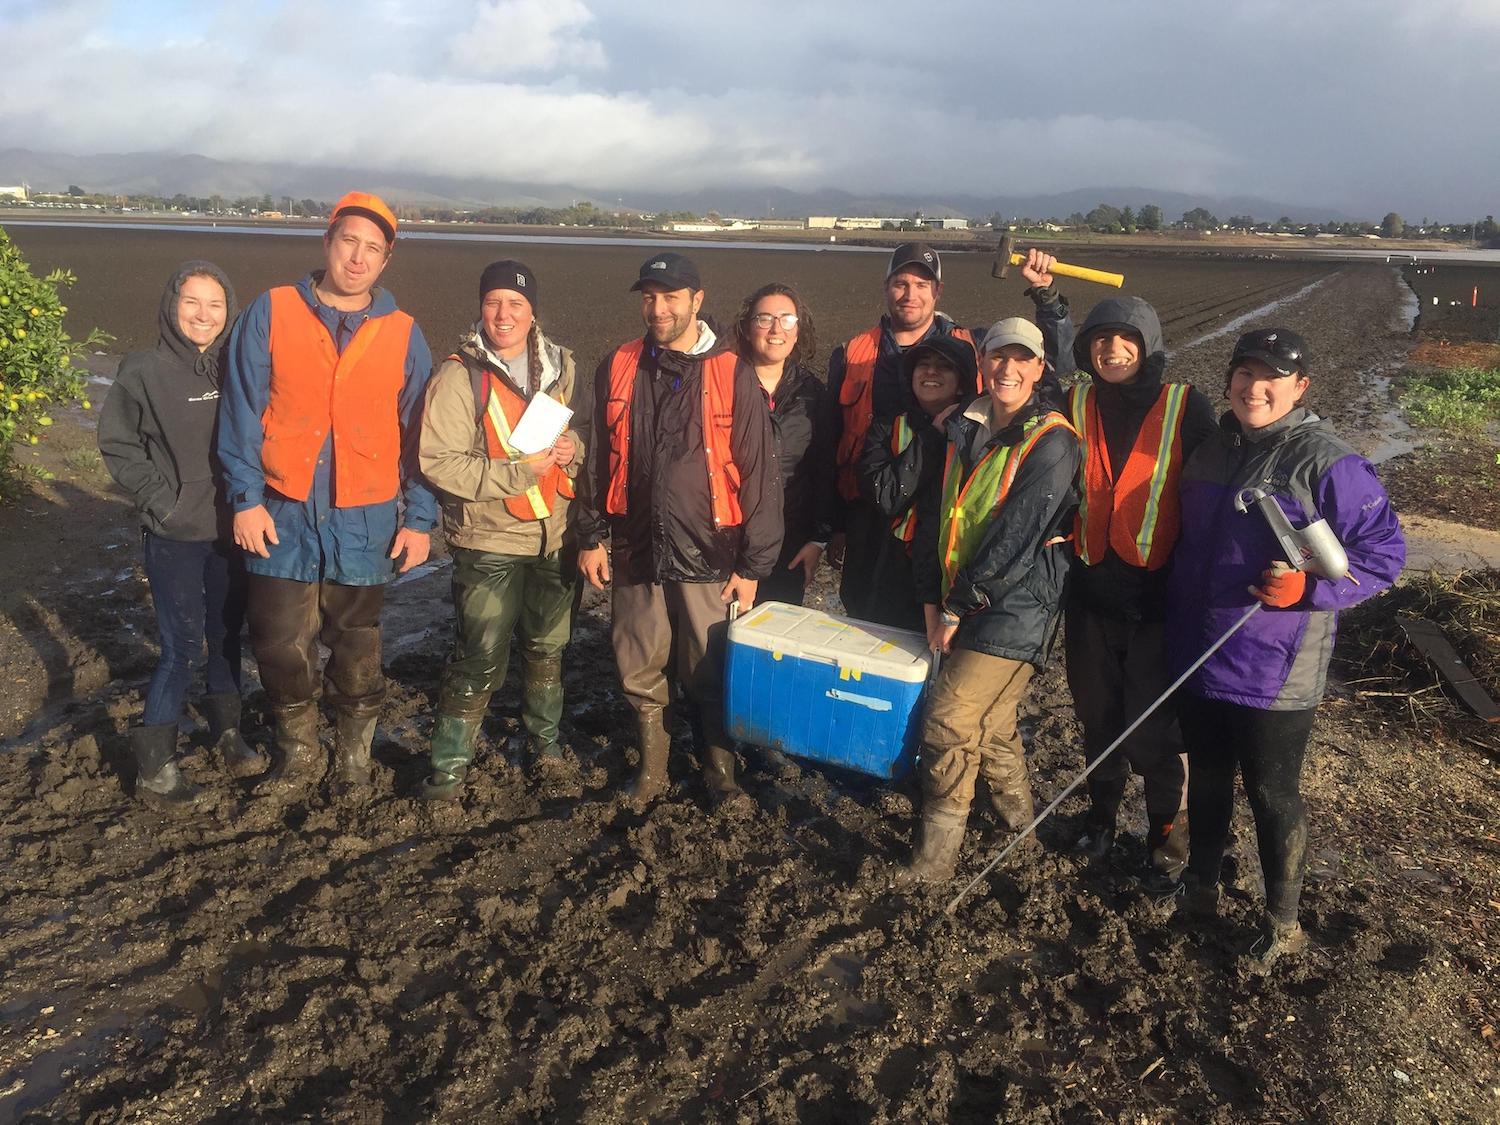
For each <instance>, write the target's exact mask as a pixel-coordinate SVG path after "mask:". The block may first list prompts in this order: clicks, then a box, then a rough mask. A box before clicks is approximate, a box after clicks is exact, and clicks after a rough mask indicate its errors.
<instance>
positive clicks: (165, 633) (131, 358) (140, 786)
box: [99, 262, 265, 807]
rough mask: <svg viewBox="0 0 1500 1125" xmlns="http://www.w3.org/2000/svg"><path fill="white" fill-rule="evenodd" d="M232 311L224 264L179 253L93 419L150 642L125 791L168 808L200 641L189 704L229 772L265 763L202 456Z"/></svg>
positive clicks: (208, 442)
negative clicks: (197, 692)
mask: <svg viewBox="0 0 1500 1125" xmlns="http://www.w3.org/2000/svg"><path fill="white" fill-rule="evenodd" d="M237 311H238V306H237V304H236V302H235V297H234V287H233V286H231V285H230V284H229V278H228V277H227V276H225V274H224V271H223V270H221V269H219V267H218V266H216V265H213V264H212V263H210V262H184V263H183V264H182V265H181V266H179V267H178V268H177V271H176V272H175V273H174V274H173V275H172V278H171V280H170V281H169V282H168V283H167V287H166V290H165V292H163V293H162V298H161V311H160V313H159V315H158V325H159V332H160V335H159V337H158V339H157V342H156V347H155V348H153V349H152V350H150V351H144V352H133V353H131V354H130V355H127V356H126V357H125V358H124V359H123V360H122V361H121V363H120V370H119V373H118V374H117V375H116V376H115V383H114V386H113V387H111V388H110V391H109V396H108V397H107V398H106V399H105V400H104V409H103V411H102V412H101V413H100V416H99V452H100V453H102V454H103V455H104V464H105V466H106V467H107V468H108V469H109V473H110V475H111V476H112V477H114V479H115V481H116V482H117V483H118V484H119V485H120V487H122V488H123V489H125V491H126V492H127V493H129V494H130V497H131V499H132V500H133V501H134V503H135V508H136V512H137V514H138V515H139V518H140V521H141V539H142V545H143V550H144V553H145V566H146V580H147V582H148V583H149V584H150V587H151V599H152V601H153V603H154V604H155V607H156V624H157V629H158V632H159V633H160V640H161V660H160V661H159V662H158V664H157V666H156V671H155V672H154V673H153V674H152V676H151V684H150V686H149V687H148V688H147V691H146V708H145V715H144V716H143V721H142V724H141V725H140V726H138V727H135V728H133V729H132V730H131V732H130V742H131V749H132V751H133V752H134V754H135V760H136V765H137V767H138V771H139V773H138V780H137V783H136V794H137V796H139V797H141V798H143V799H145V800H148V801H153V802H155V803H158V804H162V805H166V806H170V807H182V806H186V805H190V804H192V803H194V801H195V800H196V799H197V798H198V796H199V790H198V788H197V786H195V785H193V784H191V783H190V782H188V781H187V779H186V778H184V777H183V776H182V774H181V773H180V772H179V771H178V769H177V763H176V761H175V756H176V750H177V723H178V720H179V719H181V717H182V711H183V705H184V703H185V702H186V700H187V693H188V688H189V686H190V684H191V682H192V676H193V667H194V665H195V664H197V663H198V662H199V661H200V660H201V659H202V657H203V652H204V646H205V644H206V645H207V649H208V660H207V664H206V667H205V670H204V678H205V680H206V683H207V688H208V693H207V695H206V696H205V697H204V698H203V700H202V702H201V704H200V709H201V710H202V712H203V715H204V718H206V719H207V720H208V725H209V733H210V736H211V737H212V738H213V740H214V742H215V744H216V747H217V749H218V751H219V753H220V754H221V755H222V757H223V761H224V765H225V767H226V768H227V769H228V771H229V772H230V773H232V774H233V775H235V776H237V777H245V776H249V775H251V774H254V773H259V772H260V771H261V770H262V769H263V768H264V767H265V759H264V758H263V757H262V756H261V755H260V754H259V753H257V752H256V751H255V750H254V749H252V748H251V747H250V746H249V745H248V744H247V743H246V742H245V740H244V738H243V737H242V736H241V734H240V730H239V726H240V633H241V627H242V625H243V622H244V616H245V571H244V564H243V562H242V561H241V557H240V553H239V551H238V550H236V549H235V546H234V542H233V538H232V536H231V535H230V531H229V528H230V519H231V516H230V512H229V508H228V505H227V504H226V502H225V498H224V496H223V489H222V486H221V485H220V483H219V474H218V473H217V471H216V466H215V464H214V461H213V457H212V449H213V438H214V427H215V424H216V422H217V419H218V412H219V378H220V375H219V362H220V354H221V352H222V350H223V347H224V344H225V342H226V341H227V340H228V339H229V330H230V327H231V326H232V325H233V323H234V318H235V314H236V313H237Z"/></svg>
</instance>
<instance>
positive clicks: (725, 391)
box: [604, 340, 744, 527]
mask: <svg viewBox="0 0 1500 1125" xmlns="http://www.w3.org/2000/svg"><path fill="white" fill-rule="evenodd" d="M645 345H646V342H645V341H644V340H633V341H631V342H630V343H628V344H621V345H620V347H618V348H616V349H615V354H614V355H613V356H612V357H611V358H610V361H609V401H608V402H607V403H606V404H605V411H604V424H605V425H606V426H607V427H608V428H609V491H608V493H607V495H606V496H605V498H604V510H605V511H606V512H608V513H609V514H610V515H612V516H623V515H624V514H625V509H626V497H627V495H628V493H629V476H630V406H631V401H632V397H633V392H634V389H635V375H636V368H637V367H638V366H639V365H640V360H641V352H642V350H643V349H644V348H645ZM738 365H739V359H738V358H736V356H735V355H734V353H733V352H720V353H719V354H718V355H713V356H709V357H708V358H707V359H705V360H704V361H703V375H702V382H703V455H704V461H705V464H706V467H707V470H708V495H709V499H710V501H711V502H712V505H713V514H714V526H715V527H737V526H739V525H740V524H741V523H743V522H744V516H743V515H742V514H741V512H740V469H739V466H738V465H736V464H735V463H734V452H733V450H732V449H731V447H730V439H731V436H732V434H733V430H734V373H735V368H736V367H737V366H738Z"/></svg>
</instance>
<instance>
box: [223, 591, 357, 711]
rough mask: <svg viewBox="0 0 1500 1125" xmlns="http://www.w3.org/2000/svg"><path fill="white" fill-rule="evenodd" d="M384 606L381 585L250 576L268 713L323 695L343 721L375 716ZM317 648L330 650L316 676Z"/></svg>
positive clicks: (255, 647) (253, 644)
mask: <svg viewBox="0 0 1500 1125" xmlns="http://www.w3.org/2000/svg"><path fill="white" fill-rule="evenodd" d="M384 605H385V587H384V586H343V585H340V584H339V583H337V582H297V581H294V580H293V579H290V578H270V577H267V576H266V575H263V574H252V575H250V597H249V605H248V609H247V617H248V619H249V622H250V648H251V650H252V651H253V652H254V653H255V661H256V663H257V664H258V665H259V666H260V682H261V683H262V684H263V685H264V686H265V689H266V697H267V699H269V700H270V703H271V705H272V707H289V706H292V705H294V704H298V703H307V702H310V701H311V700H314V699H317V698H318V697H319V695H320V694H321V695H322V696H323V698H325V699H326V700H327V701H328V703H329V704H330V705H331V706H332V707H333V708H334V709H335V710H337V711H343V712H345V713H347V714H351V715H361V716H363V715H372V714H374V713H375V712H377V711H379V710H380V702H381V700H382V699H384V698H385V673H384V672H383V671H382V670H381V667H380V611H381V609H382V608H383V607H384ZM319 641H322V642H323V644H325V645H326V646H328V651H329V656H328V662H327V664H326V665H325V666H324V667H323V669H322V673H321V676H320V674H319V670H318V642H319ZM320 688H321V689H322V690H321V692H320Z"/></svg>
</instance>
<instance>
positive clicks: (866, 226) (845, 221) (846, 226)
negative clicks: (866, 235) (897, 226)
mask: <svg viewBox="0 0 1500 1125" xmlns="http://www.w3.org/2000/svg"><path fill="white" fill-rule="evenodd" d="M895 221H896V220H894V219H876V218H871V217H870V216H868V215H866V216H863V217H860V218H849V217H844V216H840V217H839V218H837V219H835V220H834V222H833V225H834V226H836V227H837V228H838V229H839V230H879V229H880V228H881V227H883V226H885V224H886V223H890V222H895Z"/></svg>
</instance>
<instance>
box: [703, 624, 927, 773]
mask: <svg viewBox="0 0 1500 1125" xmlns="http://www.w3.org/2000/svg"><path fill="white" fill-rule="evenodd" d="M930 663H931V654H930V653H929V652H928V650H927V638H926V637H924V636H922V635H921V634H920V633H912V632H908V631H907V630H905V629H889V628H886V627H885V626H882V625H872V624H871V623H870V622H868V621H855V620H852V619H850V618H847V617H837V616H835V615H833V614H831V613H823V612H822V611H820V610H816V609H808V608H806V607H804V606H796V605H784V604H782V603H781V602H766V603H764V604H763V605H759V606H756V607H755V608H754V609H752V610H750V611H749V612H748V613H744V614H741V615H740V616H739V617H738V618H737V619H736V620H734V621H732V622H731V623H730V625H729V655H728V659H727V660H726V662H725V687H724V709H725V716H724V717H725V721H726V723H727V725H728V728H729V733H730V734H731V735H732V736H733V737H734V738H737V739H739V740H740V741H741V742H749V743H752V744H754V745H757V746H769V747H771V748H773V749H776V750H780V751H783V752H785V753H788V754H795V755H797V756H799V757H803V758H811V759H813V760H814V761H818V762H826V763H827V764H829V765H834V766H843V767H845V768H847V769H853V770H859V771H860V772H861V773H867V774H873V775H874V776H876V777H884V778H895V777H900V776H901V775H902V774H904V773H905V772H906V771H907V770H908V769H910V768H911V764H912V762H913V761H914V760H915V758H916V752H917V741H918V738H919V735H920V732H921V720H922V707H921V704H922V693H923V690H924V688H925V687H926V685H927V672H928V668H929V666H930Z"/></svg>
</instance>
